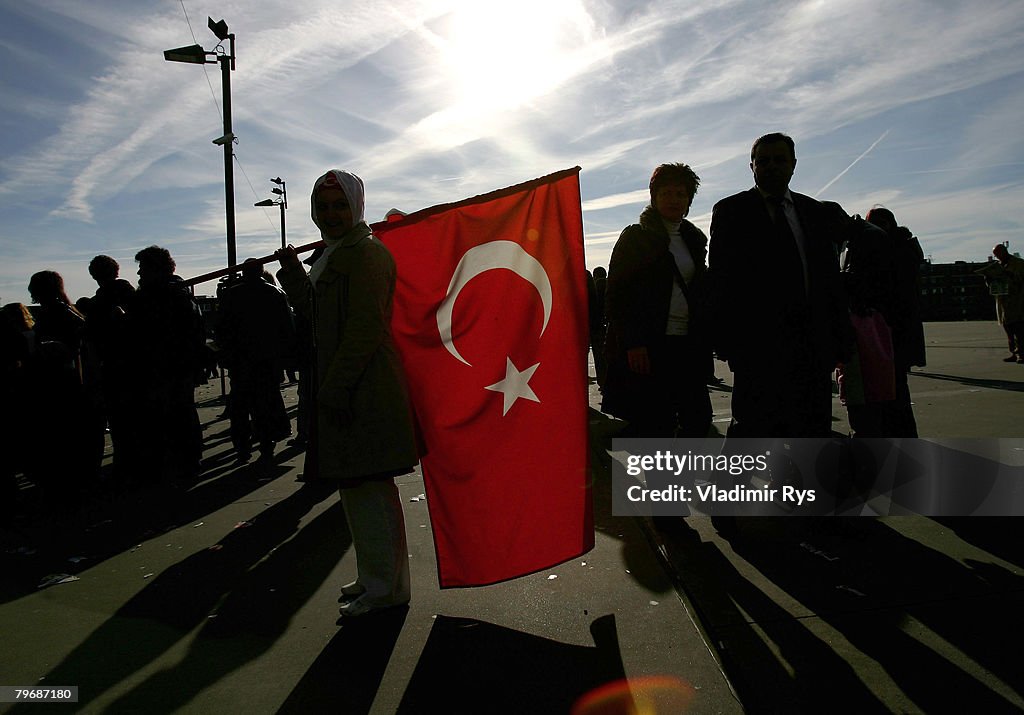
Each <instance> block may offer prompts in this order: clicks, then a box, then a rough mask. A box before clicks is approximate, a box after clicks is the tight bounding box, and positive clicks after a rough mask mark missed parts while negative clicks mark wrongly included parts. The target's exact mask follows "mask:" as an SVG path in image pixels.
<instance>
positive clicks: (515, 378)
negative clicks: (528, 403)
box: [484, 357, 540, 417]
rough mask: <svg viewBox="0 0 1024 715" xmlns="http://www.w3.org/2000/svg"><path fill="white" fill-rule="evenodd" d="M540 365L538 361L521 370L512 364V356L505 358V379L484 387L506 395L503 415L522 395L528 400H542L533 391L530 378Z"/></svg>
mask: <svg viewBox="0 0 1024 715" xmlns="http://www.w3.org/2000/svg"><path fill="white" fill-rule="evenodd" d="M538 367H540V363H537V364H536V365H534V366H533V367H528V368H526V369H525V370H523V371H522V372H520V371H519V368H517V367H516V366H515V365H513V364H512V358H510V357H506V358H505V379H504V380H502V381H501V382H496V383H494V384H493V385H488V386H487V387H486V388H484V389H486V390H492V391H494V392H500V393H501V394H502V395H504V397H505V403H504V405H503V407H502V410H501V416H502V417H504V416H505V415H507V414H508V411H509V410H510V409H512V405H514V404H515V403H516V400H518V399H519V398H520V397H522V398H523V399H526V400H533V401H534V402H540V398H538V397H537V395H536V394H535V393H534V392H533V389H532V388H531V387H530V378H531V377H533V373H534V372H536V371H537V368H538Z"/></svg>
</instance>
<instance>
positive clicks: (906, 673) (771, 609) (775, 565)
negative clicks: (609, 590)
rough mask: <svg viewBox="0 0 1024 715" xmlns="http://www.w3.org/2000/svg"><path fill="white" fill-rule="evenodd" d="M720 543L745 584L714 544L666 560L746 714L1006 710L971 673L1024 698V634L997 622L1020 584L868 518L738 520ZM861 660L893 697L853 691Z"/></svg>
mask: <svg viewBox="0 0 1024 715" xmlns="http://www.w3.org/2000/svg"><path fill="white" fill-rule="evenodd" d="M803 521H807V523H800V522H803ZM731 544H732V547H733V549H734V550H735V553H736V555H737V556H738V557H739V558H740V559H742V562H746V564H749V567H747V566H745V567H744V568H749V569H750V573H751V574H752V575H753V576H751V577H749V578H748V577H745V576H744V575H742V574H741V573H739V571H738V569H737V567H736V565H735V564H734V563H733V561H734V560H735V559H730V558H728V557H726V556H725V555H724V554H723V553H722V552H721V551H720V550H719V549H718V548H717V547H715V546H713V545H711V544H701V545H700V546H699V547H695V546H693V545H692V544H690V545H685V544H682V545H681V544H674V545H673V556H672V558H673V561H674V562H675V563H676V564H677V568H680V569H685V571H683V573H684V578H685V580H686V585H687V590H688V592H689V594H690V596H691V598H693V599H694V601H695V602H696V603H697V605H698V608H699V609H700V610H701V614H702V616H703V617H704V620H705V622H706V624H707V625H708V627H709V630H710V631H711V632H712V633H713V636H714V638H716V639H717V640H719V641H720V642H721V644H723V645H724V651H723V652H724V654H725V658H726V662H727V664H728V665H729V666H730V667H729V672H730V673H731V674H732V675H733V677H734V682H736V684H737V688H738V689H740V691H741V695H742V697H743V701H744V704H745V705H746V706H747V707H748V709H749V710H751V711H752V712H780V711H787V712H817V711H820V710H821V709H822V708H829V709H834V708H835V707H836V706H837V704H841V705H842V707H841V709H842V710H844V711H850V712H869V711H887V710H888V711H895V712H909V711H922V712H942V711H944V710H947V709H948V708H949V706H950V704H951V703H954V702H960V703H971V709H972V710H975V711H977V712H1013V711H1016V710H1017V707H1018V703H1015V702H1011V701H1010V700H1008V699H1007V697H1004V695H1003V694H1001V693H1000V692H997V689H996V688H993V687H992V683H986V682H983V681H982V680H979V674H980V673H983V672H984V673H986V675H987V674H993V675H994V676H995V677H996V678H998V679H999V680H1000V681H1002V683H1004V684H1005V685H1006V686H1007V687H1008V688H1009V689H1010V690H1012V691H1014V692H1016V694H1017V695H1018V702H1019V697H1020V696H1021V695H1022V694H1024V676H1022V674H1021V671H1020V668H1019V667H1018V662H1019V660H1018V659H1017V657H1016V650H1017V648H1018V644H1019V643H1020V640H1021V638H1024V627H1022V626H1021V624H1020V621H1019V619H1013V618H1008V614H1011V613H1015V612H1017V611H1018V610H1019V606H1020V602H1021V601H1022V600H1024V579H1022V578H1021V577H1019V576H1017V575H1015V574H1013V573H1010V572H1009V571H1007V570H1005V569H1003V568H1001V567H999V566H997V565H994V564H990V563H987V564H981V563H978V562H976V561H971V560H966V561H965V562H960V561H958V560H956V559H953V558H950V557H949V556H947V555H945V554H943V553H941V552H939V551H937V550H935V549H933V548H930V547H928V546H926V545H924V544H922V543H921V542H919V541H918V540H916V539H914V538H908V537H906V536H904V535H903V534H901V533H899V532H897V531H895V530H894V529H892V528H890V527H889V526H886V525H885V524H884V523H882V522H879V521H877V520H875V519H871V518H850V519H840V518H832V519H824V520H798V519H785V518H760V519H754V520H748V521H747V523H746V524H744V528H743V529H742V530H741V531H740V534H739V535H737V536H736V537H734V538H732V539H731ZM688 549H689V552H688V551H687V550H688ZM775 588H779V589H782V590H783V591H784V592H785V594H786V595H787V597H786V599H785V600H789V599H792V604H795V605H792V604H791V608H793V607H795V608H796V609H798V610H799V611H803V610H804V609H806V610H807V611H808V612H809V613H810V615H809V616H803V617H796V616H794V614H793V613H792V612H790V610H787V609H786V608H784V607H783V606H782V605H781V603H783V602H784V601H780V600H779V597H778V596H774V597H773V596H770V595H769V591H772V590H774V589H775ZM808 618H809V619H810V620H808ZM814 619H820V621H821V623H822V624H827V627H823V626H822V625H816V624H815V620H814ZM812 628H813V632H812ZM754 629H757V631H763V635H761V634H760V633H758V632H757V631H755V630H754ZM830 631H833V632H834V633H835V634H838V635H839V636H841V638H842V639H843V640H845V641H847V643H845V644H844V643H843V642H842V640H838V639H836V638H835V636H834V635H833V636H830V635H829V632H830ZM769 644H773V645H774V647H777V648H778V650H779V655H778V656H776V655H775V654H774V653H772V652H770V647H769ZM870 661H874V663H875V664H877V667H879V668H881V670H883V671H884V672H885V674H886V675H887V676H888V678H889V679H891V680H892V682H893V683H894V684H895V687H894V686H893V685H892V684H889V683H888V682H884V681H885V679H882V680H880V681H878V682H865V681H864V680H863V679H864V677H865V676H864V674H865V673H869V672H870V671H871V668H870V667H868V668H866V667H865V663H866V662H870ZM781 662H785V663H786V664H787V665H788V667H789V668H790V669H791V670H792V675H790V673H788V672H786V671H785V670H784V669H783V668H782V667H781V665H780V664H781ZM853 663H856V664H857V665H858V668H857V671H855V670H854V669H853V668H852V667H851V664H853ZM979 666H980V668H979ZM1010 697H1012V696H1010Z"/></svg>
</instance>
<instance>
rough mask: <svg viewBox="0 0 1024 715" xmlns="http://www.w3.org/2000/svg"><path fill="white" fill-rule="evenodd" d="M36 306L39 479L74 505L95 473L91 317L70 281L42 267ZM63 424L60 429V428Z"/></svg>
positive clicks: (33, 290)
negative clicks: (89, 382)
mask: <svg viewBox="0 0 1024 715" xmlns="http://www.w3.org/2000/svg"><path fill="white" fill-rule="evenodd" d="M28 289H29V293H30V294H31V295H32V300H34V301H35V302H37V303H38V304H39V307H38V308H37V309H36V311H35V314H34V315H35V326H34V328H33V330H34V332H35V341H36V351H35V359H34V361H33V362H32V363H31V364H30V373H31V374H32V375H33V378H32V379H30V382H31V390H32V392H31V400H30V402H31V409H30V412H31V413H32V414H30V415H26V416H25V419H28V420H29V421H30V423H31V424H33V426H34V428H35V429H34V430H33V432H32V435H33V437H32V445H31V447H30V448H31V449H32V453H33V459H32V461H33V463H34V465H35V469H34V477H33V479H38V480H40V483H41V485H42V486H43V487H44V489H45V491H46V492H47V496H48V497H49V498H50V499H55V500H56V501H57V502H59V506H60V507H63V508H68V507H71V506H72V504H73V503H74V501H75V500H76V499H77V497H78V495H79V494H80V493H81V491H82V490H83V488H86V487H88V486H90V484H89V482H90V480H92V479H93V478H95V476H96V474H95V472H93V471H91V469H90V467H91V464H90V459H89V454H90V450H89V446H88V441H87V440H88V409H87V405H86V401H85V395H84V393H83V390H82V368H81V347H82V333H83V330H84V326H85V320H84V318H83V317H82V315H81V313H79V312H78V309H77V308H75V307H74V306H72V305H71V301H70V300H69V299H68V297H67V294H66V293H65V291H64V280H63V278H61V276H60V274H59V273H56V272H55V271H40V272H39V273H36V274H34V275H33V276H32V279H31V280H30V281H29V285H28ZM58 426H59V429H58Z"/></svg>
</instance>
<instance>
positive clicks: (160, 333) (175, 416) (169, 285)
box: [128, 246, 206, 482]
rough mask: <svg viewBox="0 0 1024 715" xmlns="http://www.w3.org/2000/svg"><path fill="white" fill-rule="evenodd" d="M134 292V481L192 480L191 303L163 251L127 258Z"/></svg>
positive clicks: (196, 332) (194, 309)
mask: <svg viewBox="0 0 1024 715" xmlns="http://www.w3.org/2000/svg"><path fill="white" fill-rule="evenodd" d="M135 260H136V261H138V264H139V288H138V290H137V291H136V293H135V301H134V304H133V305H132V310H131V312H130V313H129V314H128V325H129V340H130V344H131V368H132V373H133V377H134V385H135V389H134V390H133V393H132V410H131V411H132V417H133V419H134V420H135V421H136V425H137V427H138V435H139V442H140V444H139V447H140V449H139V456H140V458H139V461H138V463H137V465H136V467H135V474H134V475H133V476H134V477H135V478H136V479H140V480H142V481H146V482H152V481H154V480H159V481H179V480H185V479H190V478H193V477H195V476H196V475H198V473H199V462H200V458H201V456H202V431H201V429H200V426H199V414H198V413H197V412H196V406H195V384H196V378H197V375H198V374H199V373H201V372H202V370H203V357H202V355H203V349H204V346H205V341H206V336H205V332H204V330H203V321H202V316H201V314H200V310H199V305H198V304H197V303H196V302H195V299H193V297H192V294H191V293H190V292H189V290H188V288H187V287H186V286H185V282H184V281H183V280H182V279H181V278H179V277H178V276H176V275H174V269H175V263H174V259H173V258H171V254H170V252H169V251H168V250H167V249H165V248H160V247H159V246H149V247H148V248H144V249H142V250H141V251H139V252H138V253H137V254H136V255H135Z"/></svg>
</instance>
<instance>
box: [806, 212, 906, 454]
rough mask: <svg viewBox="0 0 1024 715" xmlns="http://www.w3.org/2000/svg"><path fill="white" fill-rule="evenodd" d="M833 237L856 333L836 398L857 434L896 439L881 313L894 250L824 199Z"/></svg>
mask: <svg viewBox="0 0 1024 715" xmlns="http://www.w3.org/2000/svg"><path fill="white" fill-rule="evenodd" d="M825 206H826V207H827V208H828V209H829V211H830V212H831V214H832V216H833V219H834V221H835V231H834V233H833V236H834V238H835V239H836V240H837V243H838V244H841V245H842V247H843V248H844V249H845V250H844V251H843V253H842V277H843V284H844V286H845V289H846V295H847V299H848V300H849V307H850V319H851V322H852V323H853V326H854V332H855V333H856V335H857V346H856V351H855V355H854V357H852V358H851V360H850V361H848V362H847V363H845V364H844V365H842V366H841V369H840V370H839V380H840V398H841V399H842V401H843V404H844V405H846V410H847V413H848V415H849V420H850V427H851V429H852V430H853V432H854V435H855V436H857V437H900V436H904V435H901V434H889V431H890V430H892V431H898V430H896V429H894V427H893V425H892V424H890V415H891V414H892V413H893V411H894V410H895V409H896V405H895V400H896V365H895V359H894V354H893V348H892V329H891V328H890V326H889V323H888V321H887V319H886V317H885V311H886V309H887V308H888V306H890V305H891V304H892V303H893V302H894V301H895V300H896V297H895V288H894V286H895V278H896V272H895V262H896V257H895V251H894V249H893V246H892V241H891V240H890V238H889V235H888V234H887V233H886V232H885V231H884V230H882V229H881V228H879V227H877V226H875V225H873V224H871V223H869V222H867V221H865V220H864V219H862V218H861V217H860V216H852V217H851V216H849V215H848V214H847V213H846V211H845V210H844V209H843V208H842V207H841V206H840V205H839V204H837V203H834V202H828V201H826V202H825Z"/></svg>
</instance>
